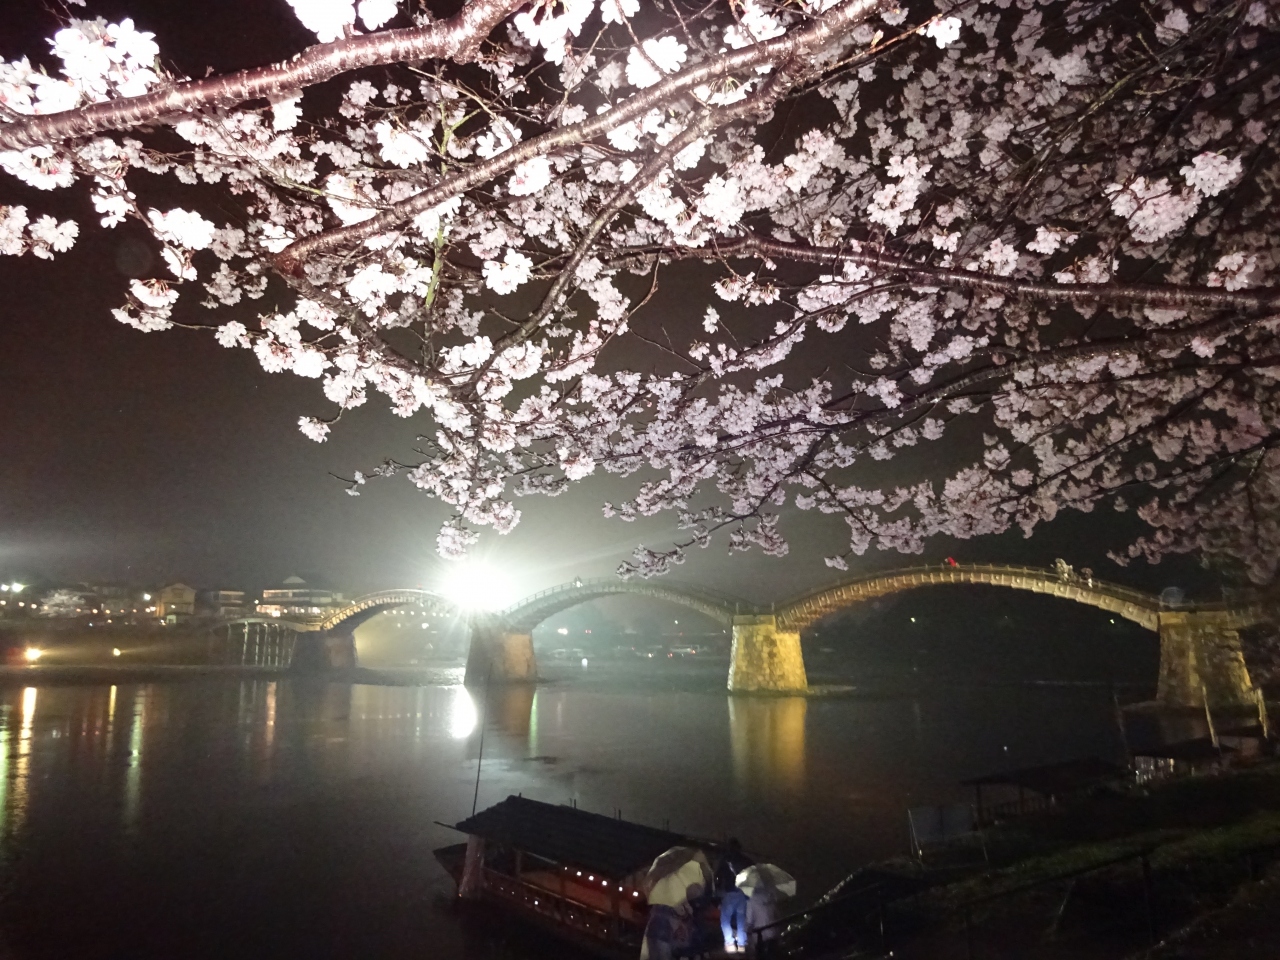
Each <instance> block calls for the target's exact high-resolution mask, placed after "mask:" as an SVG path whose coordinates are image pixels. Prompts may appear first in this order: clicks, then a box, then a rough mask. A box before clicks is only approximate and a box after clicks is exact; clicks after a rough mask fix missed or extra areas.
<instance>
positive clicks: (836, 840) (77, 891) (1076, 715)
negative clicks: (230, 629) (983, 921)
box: [0, 667, 1119, 960]
mask: <svg viewBox="0 0 1280 960" xmlns="http://www.w3.org/2000/svg"><path fill="white" fill-rule="evenodd" d="M563 669H564V672H565V674H566V678H565V679H562V680H561V681H560V682H555V683H551V684H544V685H542V686H540V687H539V688H537V689H536V691H535V690H533V689H515V690H508V691H501V692H499V691H497V690H495V691H494V692H493V693H492V694H491V695H490V697H489V704H488V708H487V710H486V707H485V703H484V697H483V696H482V695H476V694H472V693H468V692H467V691H466V690H465V689H464V688H462V687H461V686H458V685H456V673H450V672H448V671H442V673H441V675H440V677H439V678H438V679H439V680H440V682H439V683H437V684H434V685H429V686H421V687H392V686H368V685H351V684H330V683H324V682H317V681H303V680H281V681H278V682H267V681H262V680H256V681H241V680H220V679H219V680H208V679H206V680H192V681H188V682H172V683H159V684H146V685H127V684H118V685H116V686H108V685H102V686H33V687H25V688H23V687H14V688H8V689H0V817H2V823H0V878H2V886H0V940H2V942H0V956H12V957H16V958H19V960H23V958H46V957H48V958H59V960H71V958H153V957H154V958H161V957H163V958H166V960H172V958H197V957H198V958H203V957H210V958H212V957H237V958H248V957H264V958H265V957H271V958H280V957H307V958H327V957H334V958H337V957H356V956H360V957H368V958H400V957H406V958H407V957H423V958H426V957H450V956H458V957H493V956H497V957H508V956H518V955H522V954H525V953H527V952H528V948H527V944H526V945H516V946H511V945H509V944H508V945H506V946H503V945H500V944H495V943H494V942H493V941H494V938H495V937H497V936H499V935H498V934H494V933H492V932H485V931H475V930H468V929H464V928H463V926H461V925H460V924H459V922H458V921H457V920H456V918H454V917H453V916H452V915H451V914H450V912H449V911H448V910H447V908H446V907H445V904H446V903H447V899H448V896H449V895H451V894H452V890H453V886H452V882H451V881H449V880H448V879H447V878H446V877H445V875H444V874H443V872H442V871H441V869H440V868H439V866H438V865H437V864H436V862H435V860H434V859H433V857H432V855H431V851H432V849H433V848H435V847H438V846H442V845H444V844H447V843H453V842H456V841H457V840H458V839H459V837H458V835H457V834H456V833H454V832H452V831H450V830H449V829H447V828H445V827H443V826H440V825H439V824H438V823H437V821H443V822H446V823H451V822H456V821H457V820H459V819H461V818H462V817H464V816H466V815H467V814H469V813H470V812H471V806H472V798H473V792H474V790H475V784H476V768H477V755H478V753H479V749H480V741H481V731H482V730H483V737H484V758H483V767H482V771H481V778H480V788H479V805H480V807H482V808H483V807H485V806H487V805H489V804H492V803H494V802H497V801H498V800H501V799H502V798H504V797H506V796H507V795H508V794H512V793H523V794H524V795H525V796H527V797H535V798H537V799H541V800H547V801H551V802H568V801H570V800H574V801H576V802H577V803H578V805H579V806H580V807H582V808H584V809H589V810H595V811H599V812H603V813H613V812H614V811H615V810H618V809H621V811H622V815H623V816H624V817H626V818H627V819H631V820H637V821H640V822H645V823H650V824H654V825H657V826H662V825H664V824H667V823H669V825H670V827H671V828H672V829H674V830H678V831H682V832H688V833H693V834H697V835H702V836H707V837H717V838H719V837H724V836H726V835H729V834H734V835H737V836H739V837H741V838H742V840H743V842H744V844H745V845H746V846H747V848H748V849H749V850H753V851H755V852H756V853H757V854H759V855H761V856H764V857H767V858H769V859H771V860H775V861H776V862H778V863H780V864H782V865H784V866H786V867H788V868H790V869H791V870H792V871H793V872H794V873H795V874H796V876H797V877H798V879H799V881H800V888H801V900H804V901H807V900H808V899H811V898H812V897H814V896H816V895H817V894H819V893H820V892H821V891H823V890H825V889H826V888H828V887H829V886H831V885H832V884H834V883H835V882H836V881H837V880H839V879H840V878H841V877H842V876H844V875H845V874H846V873H848V872H849V871H850V870H851V869H853V868H855V867H857V866H859V865H860V864H862V863H865V862H866V861H868V860H870V859H875V858H880V857H885V856H891V855H894V854H897V853H900V852H905V850H906V845H907V839H906V826H905V814H904V811H905V808H906V806H907V805H908V804H911V803H921V802H942V801H947V800H952V799H959V798H962V797H964V796H965V794H964V793H963V792H962V789H961V788H960V787H959V786H958V781H959V780H960V779H962V778H964V777H967V776H974V775H977V774H981V773H985V772H990V771H991V770H993V769H999V768H1002V767H1005V766H1008V765H1016V764H1030V763H1038V762H1047V761H1051V760H1055V759H1064V758H1070V757H1078V756H1086V755H1098V756H1103V757H1112V758H1114V757H1116V756H1117V755H1118V753H1119V744H1118V738H1117V735H1116V731H1115V727H1114V724H1113V721H1112V714H1111V701H1110V694H1109V693H1108V692H1107V691H1104V690H1097V689H1090V688H1066V689H1064V688H1032V689H1029V688H1016V687H1006V688H988V689H974V690H969V691H963V690H962V691H950V692H945V693H931V694H929V695H927V696H920V697H914V698H913V697H882V698H874V697H866V696H861V697H860V696H851V695H843V696H829V697H821V698H810V699H807V700H806V699H799V698H787V699H742V698H737V699H735V698H730V697H727V696H726V695H725V694H724V692H723V689H720V690H717V689H716V686H717V680H716V678H715V677H713V676H711V675H710V674H707V675H706V676H700V675H696V674H691V675H689V676H687V677H686V678H685V681H684V682H682V683H681V684H680V689H670V688H669V680H670V678H669V677H668V678H666V680H665V681H662V682H659V680H658V679H657V678H655V677H654V675H653V674H652V672H649V673H645V672H643V671H639V670H631V671H626V670H622V669H621V668H617V667H614V668H609V669H607V670H605V671H603V672H601V671H599V670H597V669H595V668H593V669H592V670H589V671H584V672H581V673H575V672H574V671H573V670H572V669H568V668H563ZM719 682H720V683H722V682H723V681H722V679H720V680H719ZM664 683H667V684H668V685H667V686H664V685H663V684H664Z"/></svg>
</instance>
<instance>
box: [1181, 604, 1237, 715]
mask: <svg viewBox="0 0 1280 960" xmlns="http://www.w3.org/2000/svg"><path fill="white" fill-rule="evenodd" d="M1239 619H1240V618H1239V617H1238V616H1236V615H1234V614H1233V613H1232V612H1230V611H1225V610H1200V611H1197V610H1182V611H1179V610H1161V611H1160V613H1159V620H1158V622H1157V630H1158V631H1159V634H1160V680H1159V685H1158V687H1157V689H1156V702H1157V703H1159V704H1161V705H1162V706H1167V707H1198V706H1201V705H1203V704H1204V703H1205V702H1208V704H1209V707H1210V708H1211V709H1218V708H1232V707H1247V708H1250V709H1254V708H1256V697H1257V694H1256V692H1255V690H1254V686H1253V681H1251V680H1250V679H1249V670H1248V668H1247V667H1246V666H1245V662H1244V650H1243V649H1242V647H1241V645H1240V632H1239V627H1241V626H1243V625H1244V624H1242V623H1240V622H1239Z"/></svg>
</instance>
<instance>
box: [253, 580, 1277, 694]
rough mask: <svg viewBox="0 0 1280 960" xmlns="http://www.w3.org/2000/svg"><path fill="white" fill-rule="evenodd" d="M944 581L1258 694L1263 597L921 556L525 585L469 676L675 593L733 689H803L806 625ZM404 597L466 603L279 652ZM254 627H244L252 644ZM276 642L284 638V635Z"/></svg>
mask: <svg viewBox="0 0 1280 960" xmlns="http://www.w3.org/2000/svg"><path fill="white" fill-rule="evenodd" d="M939 584H983V585H988V586H996V587H1006V588H1009V589H1013V590H1025V591H1029V592H1032V593H1043V594H1048V595H1050V596H1055V597H1060V598H1062V599H1064V600H1070V601H1073V602H1075V603H1083V604H1086V605H1088V606H1092V607H1097V608H1098V609H1100V610H1104V611H1106V612H1108V613H1111V614H1114V615H1116V616H1120V617H1124V618H1125V619H1128V620H1131V621H1133V622H1134V623H1137V624H1138V625H1139V626H1142V627H1144V628H1146V629H1148V630H1151V631H1153V632H1155V633H1157V634H1158V635H1159V638H1160V676H1159V684H1158V692H1157V700H1158V701H1159V702H1161V703H1164V704H1166V705H1169V706H1182V707H1189V706H1199V705H1201V704H1203V703H1204V702H1205V701H1206V699H1207V701H1208V702H1209V704H1210V705H1211V706H1246V705H1250V704H1253V703H1254V702H1255V698H1256V696H1257V694H1256V692H1255V690H1254V687H1253V684H1252V682H1251V680H1250V679H1249V673H1248V670H1247V668H1246V666H1245V662H1244V654H1243V651H1242V648H1241V644H1240V634H1239V631H1240V630H1241V629H1243V628H1245V627H1248V626H1251V625H1253V624H1256V623H1259V622H1262V621H1267V620H1270V619H1271V613H1270V612H1269V610H1268V609H1267V608H1264V606H1263V605H1262V604H1261V603H1260V602H1251V601H1244V602H1240V603H1234V604H1221V603H1219V604H1212V603H1210V604H1181V605H1176V606H1173V605H1169V604H1162V603H1161V601H1160V598H1159V597H1156V596H1154V595H1153V594H1149V593H1144V592H1142V591H1139V590H1133V589H1131V588H1129V587H1125V586H1121V585H1119V584H1114V583H1108V582H1106V581H1103V580H1099V579H1096V578H1094V577H1091V576H1089V577H1086V576H1081V575H1078V574H1076V573H1074V572H1073V571H1071V569H1070V568H1069V567H1063V568H1061V569H1045V568H1040V567H1014V566H1000V565H994V564H957V565H951V564H948V565H945V566H921V567H911V568H908V569H903V570H894V571H889V572H886V573H876V574H868V575H864V576H859V577H853V578H850V579H848V580H844V581H842V582H840V583H837V584H834V585H832V586H828V587H823V588H822V589H819V590H814V591H811V592H809V593H806V594H804V595H802V596H800V597H797V598H795V599H793V600H791V601H788V602H786V603H782V604H776V605H769V606H763V605H760V604H755V603H752V602H750V601H747V600H742V599H739V598H735V597H732V596H729V595H726V594H721V593H717V592H714V591H710V590H707V589H705V588H701V587H693V586H688V585H684V584H680V583H678V582H673V581H671V580H668V579H665V578H664V579H662V580H657V581H653V580H619V579H615V578H608V579H600V580H586V581H584V580H574V581H573V582H571V583H566V584H561V585H560V586H557V587H552V588H550V589H548V590H543V591H541V592H539V593H535V594H533V595H532V596H529V597H526V598H525V599H524V600H522V601H520V602H519V603H518V604H516V605H514V606H512V607H510V608H508V609H507V610H504V611H502V612H500V613H496V614H487V615H475V616H472V617H471V647H470V650H469V652H468V657H467V682H468V683H473V684H475V683H488V682H494V683H512V682H532V681H536V679H537V661H536V659H535V657H534V652H533V637H532V634H533V630H534V628H535V627H537V626H538V625H539V624H540V623H542V622H543V621H545V620H547V619H548V618H549V617H552V616H554V615H555V614H557V613H560V612H562V611H564V610H568V609H570V608H572V607H575V606H577V605H579V604H582V603H586V602H588V601H590V600H596V599H599V598H601V597H606V596H616V595H630V596H642V597H651V598H653V599H655V600H662V601H666V602H668V603H674V604H678V605H680V606H683V607H687V608H688V609H691V610H695V611H697V612H698V613H701V614H704V615H705V616H708V617H710V618H711V619H713V620H715V621H716V622H718V623H721V624H723V625H724V626H726V627H731V628H732V630H733V652H732V656H731V659H730V665H729V679H728V687H729V689H730V690H732V691H736V692H744V693H751V692H756V693H776V694H788V693H790V694H798V693H804V692H805V691H807V690H808V679H807V676H806V673H805V667H804V657H803V654H802V652H801V647H800V632H801V631H802V630H805V629H807V628H809V627H811V626H812V625H814V624H815V623H817V622H818V621H820V620H822V619H823V618H825V617H828V616H831V615H833V614H835V613H838V612H840V611H842V610H845V609H847V608H849V607H851V606H853V605H855V604H858V603H863V602H866V601H868V600H873V599H876V598H877V597H884V596H888V595H891V594H895V593H901V592H904V591H907V590H917V589H922V588H925V587H930V586H935V585H939ZM405 606H419V607H423V608H425V609H429V610H431V611H432V613H433V614H434V615H436V616H441V615H443V616H460V615H461V613H460V612H459V611H458V610H457V608H456V607H455V606H454V605H453V604H451V603H450V602H449V601H448V600H446V599H444V598H442V597H440V596H438V595H436V594H433V593H430V592H428V591H424V590H386V591H382V592H380V593H372V594H369V595H367V596H364V597H360V598H358V599H356V600H353V601H352V602H351V603H350V604H348V605H347V606H346V607H344V608H342V609H341V610H338V611H336V612H335V613H333V614H331V615H330V616H329V617H327V618H326V619H324V620H317V621H315V622H311V623H297V624H288V625H287V626H288V628H289V629H290V630H293V631H294V633H295V636H296V641H295V642H294V645H293V649H294V650H295V651H296V652H294V653H290V654H289V656H288V657H287V658H286V659H285V660H284V661H280V662H282V663H284V664H285V665H294V666H299V667H303V666H313V667H323V666H328V667H351V666H355V663H356V655H355V640H354V637H353V631H354V630H355V628H356V627H357V626H359V625H360V624H361V623H363V622H364V621H365V620H367V619H369V618H370V617H373V616H375V615H376V614H378V613H381V612H383V611H385V610H391V609H397V608H401V607H405ZM257 622H260V621H257ZM278 623H279V622H278ZM231 626H232V627H234V625H231ZM282 626H283V624H282ZM248 636H249V634H248V633H245V637H246V640H245V643H246V644H247V643H248V639H247V638H248ZM268 642H270V641H268ZM267 649H269V650H270V649H276V650H279V649H281V648H280V647H279V645H277V646H276V647H275V648H272V647H270V646H268V647H267Z"/></svg>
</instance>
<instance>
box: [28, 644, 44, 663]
mask: <svg viewBox="0 0 1280 960" xmlns="http://www.w3.org/2000/svg"><path fill="white" fill-rule="evenodd" d="M23 656H24V657H26V658H27V662H28V663H35V662H36V661H37V660H39V659H40V658H41V657H43V656H44V651H43V650H41V649H40V648H39V647H27V650H26V652H25V653H24V654H23Z"/></svg>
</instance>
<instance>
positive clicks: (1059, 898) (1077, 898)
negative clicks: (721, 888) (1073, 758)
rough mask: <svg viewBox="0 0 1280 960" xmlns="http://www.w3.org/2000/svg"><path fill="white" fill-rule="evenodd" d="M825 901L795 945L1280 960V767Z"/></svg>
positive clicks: (1076, 812) (1114, 794) (1191, 781)
mask: <svg viewBox="0 0 1280 960" xmlns="http://www.w3.org/2000/svg"><path fill="white" fill-rule="evenodd" d="M824 900H825V901H827V903H826V905H825V906H821V907H820V908H819V909H818V910H816V911H815V912H814V913H813V914H812V915H811V916H810V917H808V918H805V919H804V920H803V921H802V922H800V923H797V924H796V925H794V926H793V927H792V928H791V930H790V931H789V932H788V936H789V937H791V938H793V939H794V940H796V941H797V942H799V941H805V942H808V943H810V944H817V943H821V942H827V943H835V942H840V941H843V942H845V943H856V944H858V945H860V946H862V947H864V948H867V949H881V950H885V949H891V950H892V951H893V954H894V955H895V956H896V957H900V958H908V960H911V958H920V960H924V958H934V957H944V956H968V957H972V958H981V957H1005V956H1017V957H1020V958H1027V960H1040V958H1044V960H1049V958H1054V960H1067V958H1072V960H1074V958H1080V960H1085V958H1089V960H1098V958H1116V960H1120V958H1151V960H1157V958H1159V960H1174V958H1177V960H1183V958H1186V960H1193V958H1194V960H1228V958H1230V960H1239V958H1252V957H1257V958H1258V960H1262V958H1264V957H1265V958H1267V960H1273V958H1274V957H1276V956H1277V955H1280V923H1277V922H1276V921H1275V919H1274V918H1275V917H1277V916H1280V763H1277V762H1275V761H1268V762H1265V763H1260V764H1258V765H1255V766H1252V767H1248V768H1243V769H1239V770H1234V771H1227V772H1221V773H1215V774H1211V775H1204V776H1197V777H1187V778H1183V779H1179V780H1171V781H1166V782H1161V783H1155V784H1148V785H1132V784H1130V785H1124V786H1115V787H1108V788H1103V789H1099V790H1098V791H1096V792H1095V793H1094V794H1093V795H1092V796H1090V797H1089V798H1088V799H1087V800H1083V801H1081V802H1078V803H1075V804H1073V805H1070V806H1067V807H1064V808H1063V809H1060V810H1057V811H1054V812H1052V813H1047V814H1042V815H1040V816H1037V817H1028V818H1026V819H1022V820H1019V821H1016V822H1013V823H1009V824H1006V825H1004V826H1001V827H997V828H993V829H989V830H987V831H985V832H984V833H982V834H981V835H975V836H974V837H972V838H970V839H969V840H968V841H966V842H964V843H960V844H953V845H952V846H951V847H950V848H949V849H947V850H945V851H937V852H935V853H933V854H932V856H926V858H925V864H924V865H922V864H921V863H919V862H916V861H909V860H905V859H899V860H894V861H888V862H884V863H881V864H878V865H876V866H874V867H870V868H867V869H865V870H862V871H859V872H858V873H855V874H854V875H852V876H851V877H849V878H848V879H847V880H846V881H844V882H843V883H842V884H840V885H839V886H838V887H837V888H836V889H835V890H833V891H832V892H831V893H829V894H828V895H827V897H826V898H824ZM1271 910H1274V911H1276V912H1274V913H1272V914H1271V916H1272V920H1271V922H1270V924H1268V923H1267V922H1265V920H1264V919H1263V918H1264V917H1265V916H1266V914H1267V912H1268V911H1271ZM811 949H812V948H811ZM814 955H817V954H814Z"/></svg>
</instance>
